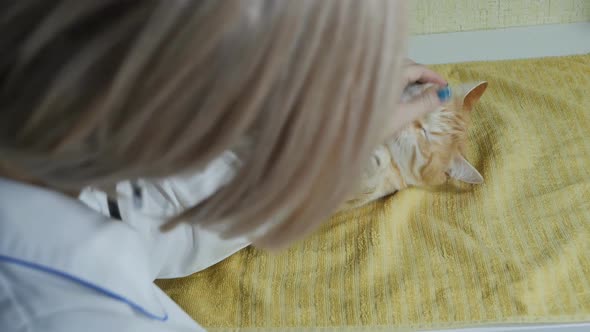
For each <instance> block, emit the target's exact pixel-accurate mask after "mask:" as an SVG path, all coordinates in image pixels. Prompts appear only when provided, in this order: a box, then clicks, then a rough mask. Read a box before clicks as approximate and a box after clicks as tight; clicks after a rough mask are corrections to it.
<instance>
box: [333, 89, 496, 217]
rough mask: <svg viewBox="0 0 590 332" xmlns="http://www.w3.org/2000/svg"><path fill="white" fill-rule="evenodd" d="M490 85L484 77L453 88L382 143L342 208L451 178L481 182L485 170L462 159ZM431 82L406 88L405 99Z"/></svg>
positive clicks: (348, 207) (468, 181) (352, 206)
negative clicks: (477, 110) (445, 99)
mask: <svg viewBox="0 0 590 332" xmlns="http://www.w3.org/2000/svg"><path fill="white" fill-rule="evenodd" d="M487 85H488V84H487V82H480V83H475V84H464V85H460V86H457V87H455V88H453V91H452V93H453V97H452V98H451V101H450V102H449V103H448V104H446V105H445V106H444V107H441V108H440V109H439V110H437V111H435V112H433V113H430V114H428V115H426V116H424V117H423V118H421V119H419V120H416V121H414V123H412V124H410V125H408V126H407V127H405V128H404V129H403V130H401V131H400V132H398V133H397V135H395V136H394V137H392V138H391V139H389V140H388V141H387V142H385V143H384V144H382V145H380V146H379V147H378V148H377V149H376V150H375V152H374V153H373V156H372V158H371V161H370V163H369V165H368V166H367V167H365V170H364V173H363V175H362V178H361V182H360V185H359V187H358V189H357V190H356V191H355V193H354V195H352V198H351V199H349V200H348V201H346V202H345V204H344V206H343V209H350V208H354V207H358V206H360V205H364V204H366V203H369V202H371V201H374V200H377V199H379V198H382V197H385V196H387V195H391V194H393V193H395V192H397V191H399V190H401V189H404V188H407V187H410V186H418V187H427V186H436V185H441V184H443V183H445V182H446V181H447V180H449V179H455V180H459V181H462V182H466V183H472V184H479V183H482V182H483V177H482V176H481V174H479V172H478V171H477V170H476V169H475V168H474V167H473V166H472V165H471V164H470V163H469V162H468V161H467V160H466V159H465V158H464V149H465V145H466V143H467V129H468V126H469V118H470V112H471V110H472V109H473V105H474V104H475V103H476V102H477V101H478V100H479V99H480V98H481V96H482V94H483V93H484V92H485V90H486V88H487ZM428 87H429V86H428V85H412V86H410V87H408V88H407V89H406V90H405V91H404V94H403V96H402V100H404V99H405V100H407V99H411V98H412V97H414V96H416V95H418V94H420V93H421V92H422V91H423V89H427V88H428Z"/></svg>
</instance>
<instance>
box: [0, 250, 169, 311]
mask: <svg viewBox="0 0 590 332" xmlns="http://www.w3.org/2000/svg"><path fill="white" fill-rule="evenodd" d="M1 262H5V263H11V264H15V265H20V266H23V267H26V268H30V269H33V270H37V271H41V272H45V273H48V274H51V275H53V276H55V277H60V278H63V279H66V280H68V281H71V282H74V283H76V284H78V285H81V286H84V287H86V288H90V289H91V290H93V291H96V292H98V293H100V294H102V295H105V296H107V297H110V298H112V299H114V300H117V301H120V302H123V303H125V304H127V305H128V306H130V307H131V308H132V309H133V310H135V311H137V312H138V313H140V314H142V315H144V316H146V317H148V318H151V319H154V320H159V321H162V322H165V321H167V320H168V314H167V313H164V316H158V315H155V314H152V313H151V312H149V311H147V310H146V309H145V308H143V307H142V306H140V305H139V304H137V303H135V302H133V301H131V300H129V299H127V298H125V297H124V296H122V295H119V294H117V293H114V292H112V291H110V290H108V289H106V288H104V287H101V286H99V285H97V284H94V283H91V282H89V281H87V280H84V279H81V278H78V277H76V276H74V275H71V274H69V273H66V272H63V271H60V270H56V269H54V268H51V267H48V266H45V265H41V264H37V263H33V262H29V261H25V260H22V259H18V258H14V257H10V256H5V255H0V263H1Z"/></svg>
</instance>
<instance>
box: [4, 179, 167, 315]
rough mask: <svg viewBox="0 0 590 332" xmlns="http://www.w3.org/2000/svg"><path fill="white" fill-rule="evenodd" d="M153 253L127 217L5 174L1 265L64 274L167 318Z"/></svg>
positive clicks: (73, 279) (144, 310) (137, 308)
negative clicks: (111, 216)
mask: <svg viewBox="0 0 590 332" xmlns="http://www.w3.org/2000/svg"><path fill="white" fill-rule="evenodd" d="M148 252H149V248H148V244H147V243H145V241H143V240H142V238H141V237H140V236H139V235H138V234H137V232H135V231H134V230H133V229H132V228H130V227H129V226H128V225H126V224H124V223H122V222H120V221H115V220H112V219H108V218H106V217H104V216H102V215H101V214H99V213H98V212H95V211H93V210H92V209H90V208H88V207H87V206H86V205H84V204H83V203H81V202H79V201H78V200H75V199H73V198H70V197H67V196H64V195H61V194H59V193H57V192H53V191H49V190H45V189H42V188H38V187H34V186H29V185H25V184H22V183H18V182H13V181H10V180H6V179H2V178H0V264H17V265H20V266H23V267H26V268H31V269H35V270H37V271H41V272H43V273H48V274H52V275H53V276H55V277H57V278H64V279H66V280H68V281H71V282H73V283H76V284H78V285H81V286H83V287H87V288H89V289H91V290H92V291H96V292H99V293H101V294H102V295H104V296H107V297H110V298H113V299H114V300H116V301H120V302H123V303H126V304H128V305H129V306H130V307H131V308H132V309H134V310H135V311H136V312H138V313H139V314H142V315H145V316H147V317H149V318H152V319H157V320H166V319H167V314H166V312H165V311H164V309H163V306H162V304H161V303H160V302H159V300H158V296H157V294H156V289H155V286H154V285H153V277H154V273H153V270H154V269H153V267H152V266H151V265H150V257H148V254H147V253H148Z"/></svg>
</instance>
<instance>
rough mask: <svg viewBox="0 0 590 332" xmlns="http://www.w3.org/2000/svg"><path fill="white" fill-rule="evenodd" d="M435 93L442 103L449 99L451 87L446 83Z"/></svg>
mask: <svg viewBox="0 0 590 332" xmlns="http://www.w3.org/2000/svg"><path fill="white" fill-rule="evenodd" d="M436 94H437V95H438V99H439V100H440V101H441V102H442V103H444V102H447V101H449V99H451V88H450V87H449V86H448V85H447V86H445V87H444V88H442V89H440V90H438V91H437V92H436Z"/></svg>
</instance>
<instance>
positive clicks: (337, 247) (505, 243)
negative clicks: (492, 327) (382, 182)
mask: <svg viewBox="0 0 590 332" xmlns="http://www.w3.org/2000/svg"><path fill="white" fill-rule="evenodd" d="M435 69H436V70H437V71H439V72H440V73H441V74H443V75H444V76H446V77H448V78H449V79H450V81H451V82H467V81H477V80H488V81H489V83H490V85H489V88H488V91H487V92H486V94H484V97H483V98H482V100H481V101H480V103H479V104H478V105H477V106H476V109H475V110H474V114H473V121H474V126H473V128H472V130H471V131H470V140H471V142H472V146H473V147H472V149H471V151H470V154H469V155H468V159H469V160H471V161H473V163H474V165H475V166H476V167H477V169H478V170H480V172H481V173H482V174H483V176H484V178H485V184H483V185H481V186H477V187H472V188H469V187H467V188H464V187H462V188H460V189H453V188H445V189H443V190H436V191H427V190H419V189H410V190H406V191H402V192H400V193H398V194H396V195H395V196H393V197H391V198H388V199H385V200H382V201H379V202H376V203H374V204H371V205H370V206H367V207H365V208H361V209H358V210H356V211H352V212H350V213H345V214H340V215H337V216H335V217H334V218H333V219H332V220H331V221H330V222H329V223H327V224H326V226H325V227H324V228H323V229H321V230H320V231H319V232H318V233H317V234H315V235H314V236H312V237H311V238H309V239H308V240H307V241H304V242H303V243H300V244H298V245H297V246H295V247H294V248H292V249H291V250H289V251H287V252H284V253H280V254H274V255H273V254H266V253H263V252H260V251H258V250H254V249H246V250H243V251H241V252H239V253H238V254H236V255H234V256H233V257H231V258H229V259H227V260H226V261H224V262H222V263H220V264H218V265H216V266H214V267H212V268H210V269H208V270H206V271H204V272H202V273H197V274H195V275H192V276H190V277H187V278H184V279H178V280H168V281H160V282H158V284H159V285H160V286H161V287H162V288H163V289H164V290H165V291H166V292H167V293H168V294H169V295H171V296H172V298H173V299H174V300H175V301H177V302H178V303H179V304H180V305H181V306H182V307H183V308H184V309H185V310H186V311H187V312H188V313H189V314H190V315H191V316H192V317H194V319H195V320H197V321H198V322H200V323H201V324H203V325H204V326H206V327H209V328H212V330H223V329H224V328H226V329H232V328H258V329H254V330H258V331H262V330H268V331H271V330H278V328H288V327H332V328H333V329H335V330H344V329H347V328H354V327H364V328H363V330H385V331H390V330H393V329H394V328H398V329H401V328H442V327H457V326H465V325H474V324H481V323H517V322H564V321H587V320H590V138H589V136H590V55H583V56H573V57H563V58H547V59H534V60H520V61H505V62H482V63H467V64H453V65H442V66H436V67H435ZM294 330H295V331H296V330H297V329H294Z"/></svg>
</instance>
